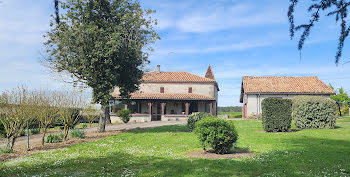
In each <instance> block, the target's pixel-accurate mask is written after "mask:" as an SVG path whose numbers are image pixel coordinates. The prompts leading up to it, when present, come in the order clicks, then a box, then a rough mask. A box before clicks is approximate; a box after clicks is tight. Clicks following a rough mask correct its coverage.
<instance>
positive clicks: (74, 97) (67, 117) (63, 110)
mask: <svg viewBox="0 0 350 177" xmlns="http://www.w3.org/2000/svg"><path fill="white" fill-rule="evenodd" d="M59 101H60V111H59V115H60V118H61V119H62V120H63V125H64V129H63V133H64V136H63V139H64V140H65V141H66V140H67V138H68V133H69V130H70V129H73V128H74V126H75V125H76V124H77V123H78V122H79V120H80V119H81V118H82V116H81V110H82V108H83V107H85V99H84V98H83V96H82V95H81V94H80V93H78V92H76V91H66V92H64V93H63V94H62V95H61V96H60V98H59Z"/></svg>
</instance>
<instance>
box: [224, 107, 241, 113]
mask: <svg viewBox="0 0 350 177" xmlns="http://www.w3.org/2000/svg"><path fill="white" fill-rule="evenodd" d="M218 112H242V106H227V107H218Z"/></svg>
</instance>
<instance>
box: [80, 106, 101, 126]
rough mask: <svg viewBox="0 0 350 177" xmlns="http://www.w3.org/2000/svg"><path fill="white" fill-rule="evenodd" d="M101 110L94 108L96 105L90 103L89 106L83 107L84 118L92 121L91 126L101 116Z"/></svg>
mask: <svg viewBox="0 0 350 177" xmlns="http://www.w3.org/2000/svg"><path fill="white" fill-rule="evenodd" d="M100 114H101V113H100V111H98V110H96V109H95V108H94V105H91V104H90V105H89V106H88V107H87V108H84V109H83V116H84V118H85V119H86V120H87V121H88V122H89V123H90V127H91V125H92V122H93V121H95V120H96V119H97V118H98V117H99V116H100Z"/></svg>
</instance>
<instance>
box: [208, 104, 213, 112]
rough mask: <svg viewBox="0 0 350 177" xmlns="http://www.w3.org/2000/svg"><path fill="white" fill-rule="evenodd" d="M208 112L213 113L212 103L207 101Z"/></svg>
mask: <svg viewBox="0 0 350 177" xmlns="http://www.w3.org/2000/svg"><path fill="white" fill-rule="evenodd" d="M209 114H210V115H213V103H209Z"/></svg>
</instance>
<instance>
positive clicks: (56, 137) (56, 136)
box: [45, 133, 62, 143]
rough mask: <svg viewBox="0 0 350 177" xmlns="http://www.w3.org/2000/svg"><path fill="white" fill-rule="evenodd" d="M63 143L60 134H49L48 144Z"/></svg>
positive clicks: (46, 140)
mask: <svg viewBox="0 0 350 177" xmlns="http://www.w3.org/2000/svg"><path fill="white" fill-rule="evenodd" d="M61 141H62V138H61V137H60V135H59V134H54V133H52V134H49V136H47V138H46V139H45V142H46V143H59V142H61Z"/></svg>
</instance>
